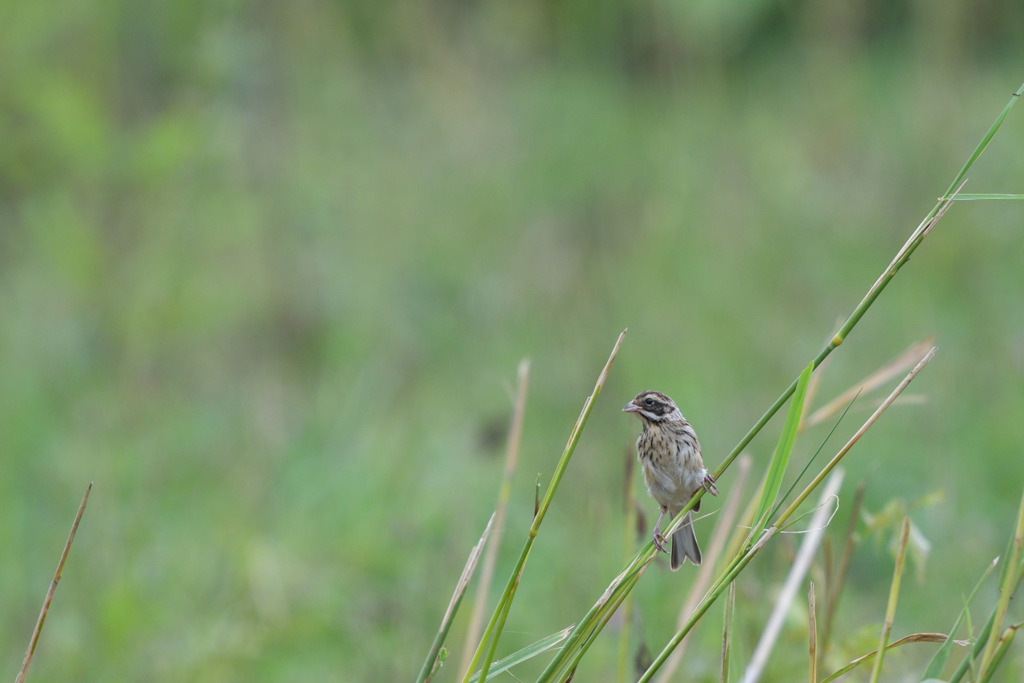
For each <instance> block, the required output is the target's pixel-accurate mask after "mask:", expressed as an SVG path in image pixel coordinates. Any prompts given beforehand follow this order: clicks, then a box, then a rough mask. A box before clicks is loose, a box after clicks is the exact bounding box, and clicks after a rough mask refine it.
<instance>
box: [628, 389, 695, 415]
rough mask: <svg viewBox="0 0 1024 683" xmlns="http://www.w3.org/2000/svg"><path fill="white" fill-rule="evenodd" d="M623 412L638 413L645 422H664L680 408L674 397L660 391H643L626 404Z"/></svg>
mask: <svg viewBox="0 0 1024 683" xmlns="http://www.w3.org/2000/svg"><path fill="white" fill-rule="evenodd" d="M622 412H624V413H636V414H637V416H638V417H639V418H640V419H641V420H644V421H645V422H662V421H663V420H669V419H672V418H673V416H675V415H677V414H678V413H679V408H677V407H676V404H675V403H674V402H673V401H672V399H670V398H669V397H668V396H666V395H665V394H663V393H661V392H660V391H641V392H640V393H639V394H637V395H636V398H634V399H633V400H632V401H630V402H629V403H627V404H626V407H625V408H623V409H622ZM679 417H682V416H681V415H679Z"/></svg>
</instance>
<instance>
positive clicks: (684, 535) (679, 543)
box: [671, 512, 701, 571]
mask: <svg viewBox="0 0 1024 683" xmlns="http://www.w3.org/2000/svg"><path fill="white" fill-rule="evenodd" d="M687 558H689V560H690V562H693V563H694V564H695V565H698V566H699V565H700V560H701V557H700V546H698V545H697V536H696V535H695V534H694V533H693V518H692V517H691V516H690V513H689V512H687V513H686V518H685V519H684V520H683V525H682V526H681V527H679V530H678V531H676V532H675V533H674V534H672V561H671V567H672V571H675V570H677V569H679V568H680V567H681V566H683V561H684V560H686V559H687Z"/></svg>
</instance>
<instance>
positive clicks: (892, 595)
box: [870, 517, 910, 683]
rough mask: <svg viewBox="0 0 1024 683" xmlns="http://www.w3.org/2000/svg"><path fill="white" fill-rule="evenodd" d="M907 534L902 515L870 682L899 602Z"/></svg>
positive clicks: (879, 666)
mask: <svg viewBox="0 0 1024 683" xmlns="http://www.w3.org/2000/svg"><path fill="white" fill-rule="evenodd" d="M909 535H910V517H904V518H903V529H902V530H901V531H900V540H899V545H898V546H897V551H896V567H895V569H894V570H893V573H892V585H891V586H890V588H889V602H888V604H887V605H886V606H885V623H884V624H883V625H882V633H881V635H880V636H879V638H878V656H877V657H875V663H874V666H873V667H872V668H871V679H870V681H871V683H878V677H879V676H880V675H881V674H882V662H883V661H885V648H886V647H888V645H889V634H890V633H892V624H893V621H894V620H895V619H896V604H897V603H898V602H899V597H900V586H901V584H902V581H903V563H904V561H905V560H906V557H907V538H908V537H909Z"/></svg>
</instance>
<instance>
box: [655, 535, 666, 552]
mask: <svg viewBox="0 0 1024 683" xmlns="http://www.w3.org/2000/svg"><path fill="white" fill-rule="evenodd" d="M654 547H655V548H657V549H658V550H660V551H661V552H663V553H667V552H668V550H666V549H665V537H664V536H663V535H662V534H661V532H660V531H655V532H654Z"/></svg>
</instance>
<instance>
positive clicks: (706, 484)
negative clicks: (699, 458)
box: [701, 473, 718, 496]
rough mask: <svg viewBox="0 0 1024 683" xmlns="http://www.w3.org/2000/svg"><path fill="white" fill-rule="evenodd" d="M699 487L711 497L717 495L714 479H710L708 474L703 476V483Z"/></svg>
mask: <svg viewBox="0 0 1024 683" xmlns="http://www.w3.org/2000/svg"><path fill="white" fill-rule="evenodd" d="M701 487H702V488H703V489H704V490H705V491H707V492H708V493H710V494H711V495H712V496H717V495H718V487H717V486H715V478H714V477H712V476H711V474H710V473H708V474H705V475H704V481H703V482H702V483H701Z"/></svg>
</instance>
